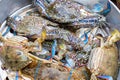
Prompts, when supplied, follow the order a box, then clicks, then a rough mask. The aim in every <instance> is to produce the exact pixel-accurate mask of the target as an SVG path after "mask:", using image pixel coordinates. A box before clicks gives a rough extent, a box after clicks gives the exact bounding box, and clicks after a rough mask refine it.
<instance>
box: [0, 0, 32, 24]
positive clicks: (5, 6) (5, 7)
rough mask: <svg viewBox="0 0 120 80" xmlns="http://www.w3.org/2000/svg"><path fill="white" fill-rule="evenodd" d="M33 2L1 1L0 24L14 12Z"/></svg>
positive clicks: (28, 0) (29, 0)
mask: <svg viewBox="0 0 120 80" xmlns="http://www.w3.org/2000/svg"><path fill="white" fill-rule="evenodd" d="M31 2H32V0H1V1H0V24H1V23H2V22H3V21H4V20H5V19H6V18H7V16H9V15H10V14H12V13H13V12H14V11H16V10H18V9H20V8H21V7H23V6H26V5H28V4H30V3H31Z"/></svg>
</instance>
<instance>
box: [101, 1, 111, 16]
mask: <svg viewBox="0 0 120 80" xmlns="http://www.w3.org/2000/svg"><path fill="white" fill-rule="evenodd" d="M110 11H111V6H110V2H109V1H108V2H107V8H106V9H105V10H103V11H102V12H100V14H101V15H104V16H106V15H107V14H108V13H109V12H110Z"/></svg>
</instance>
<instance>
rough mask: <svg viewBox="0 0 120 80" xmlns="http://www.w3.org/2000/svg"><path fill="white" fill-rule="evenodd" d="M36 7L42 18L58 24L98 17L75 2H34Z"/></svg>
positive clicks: (35, 0)
mask: <svg viewBox="0 0 120 80" xmlns="http://www.w3.org/2000/svg"><path fill="white" fill-rule="evenodd" d="M34 5H35V6H36V7H37V8H38V11H39V12H40V13H41V15H42V16H45V17H47V18H49V19H50V20H52V21H55V22H57V23H71V22H74V21H78V20H82V19H84V18H87V17H90V16H98V14H96V13H93V12H90V10H89V9H88V8H86V7H85V6H83V5H81V4H80V3H78V2H76V1H73V0H34ZM99 16H100V15H99Z"/></svg>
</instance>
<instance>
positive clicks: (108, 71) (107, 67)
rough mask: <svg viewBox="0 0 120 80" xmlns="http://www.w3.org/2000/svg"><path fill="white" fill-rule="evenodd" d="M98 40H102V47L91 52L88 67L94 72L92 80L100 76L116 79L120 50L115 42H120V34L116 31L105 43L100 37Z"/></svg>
mask: <svg viewBox="0 0 120 80" xmlns="http://www.w3.org/2000/svg"><path fill="white" fill-rule="evenodd" d="M97 38H99V39H101V46H100V47H97V48H94V49H93V50H92V51H91V54H90V57H89V62H88V65H87V66H88V68H89V69H90V71H91V72H92V76H91V80H96V79H97V78H98V77H99V76H110V77H112V78H113V79H116V76H117V70H118V49H117V47H116V45H115V42H117V41H119V40H120V32H119V31H117V30H115V31H114V32H113V33H112V35H111V36H110V37H109V38H108V40H107V41H106V42H103V38H102V37H100V36H97ZM110 77H109V78H110ZM101 78H102V77H101Z"/></svg>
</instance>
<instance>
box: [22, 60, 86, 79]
mask: <svg viewBox="0 0 120 80" xmlns="http://www.w3.org/2000/svg"><path fill="white" fill-rule="evenodd" d="M36 70H37V71H36ZM86 72H87V70H86V68H85V67H81V68H79V69H76V70H73V71H72V75H71V79H70V80H86V76H85V74H86ZM22 73H23V76H26V77H29V78H31V79H33V78H34V79H36V80H39V79H40V80H68V78H69V76H70V71H68V70H67V71H66V67H64V66H60V65H53V64H48V63H47V64H45V63H39V62H38V66H36V67H34V68H28V67H26V68H24V69H22ZM34 79H33V80H34Z"/></svg>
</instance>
